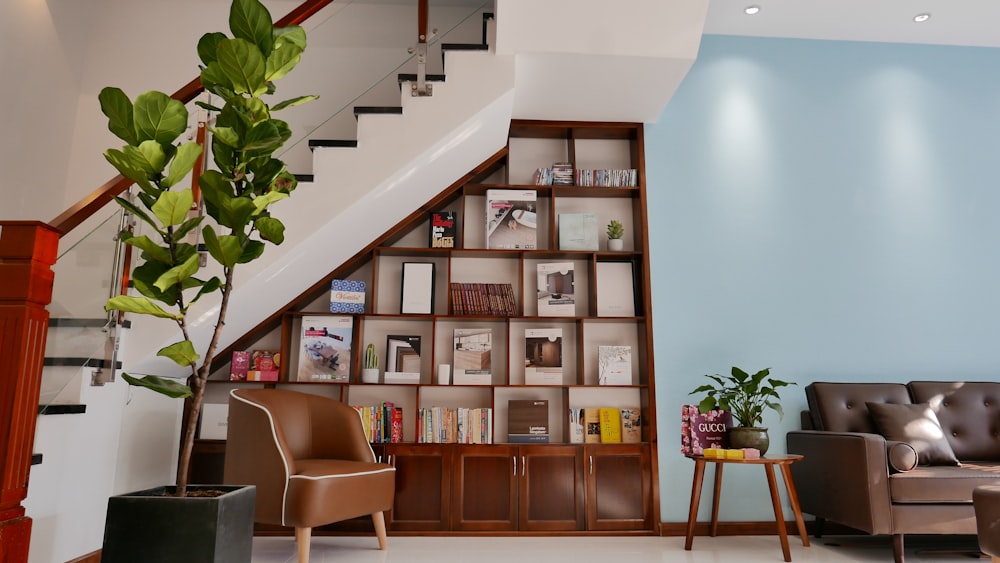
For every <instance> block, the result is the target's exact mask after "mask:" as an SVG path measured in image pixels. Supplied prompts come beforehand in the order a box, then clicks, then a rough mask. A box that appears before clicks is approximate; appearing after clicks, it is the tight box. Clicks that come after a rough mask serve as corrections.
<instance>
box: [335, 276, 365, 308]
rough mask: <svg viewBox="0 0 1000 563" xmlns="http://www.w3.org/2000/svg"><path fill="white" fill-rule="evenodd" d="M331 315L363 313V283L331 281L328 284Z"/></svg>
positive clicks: (356, 281)
mask: <svg viewBox="0 0 1000 563" xmlns="http://www.w3.org/2000/svg"><path fill="white" fill-rule="evenodd" d="M330 312H331V313H364V312H365V282H363V281H358V280H333V281H331V282H330Z"/></svg>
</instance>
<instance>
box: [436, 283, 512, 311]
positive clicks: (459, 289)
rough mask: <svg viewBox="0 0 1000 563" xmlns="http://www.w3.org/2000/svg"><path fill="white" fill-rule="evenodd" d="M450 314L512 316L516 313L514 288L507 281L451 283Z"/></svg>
mask: <svg viewBox="0 0 1000 563" xmlns="http://www.w3.org/2000/svg"><path fill="white" fill-rule="evenodd" d="M449 291H450V294H451V314H452V315H484V316H491V317H513V316H516V315H517V314H518V313H517V300H516V299H515V298H514V288H513V286H511V284H509V283H451V284H449Z"/></svg>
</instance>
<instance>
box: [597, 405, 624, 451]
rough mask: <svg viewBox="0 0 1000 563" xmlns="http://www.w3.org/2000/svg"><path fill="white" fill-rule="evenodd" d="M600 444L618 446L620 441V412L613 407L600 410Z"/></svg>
mask: <svg viewBox="0 0 1000 563" xmlns="http://www.w3.org/2000/svg"><path fill="white" fill-rule="evenodd" d="M600 412H601V443H602V444H620V443H621V441H622V411H621V410H620V409H617V408H613V407H602V408H601V411H600Z"/></svg>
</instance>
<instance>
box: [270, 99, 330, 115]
mask: <svg viewBox="0 0 1000 563" xmlns="http://www.w3.org/2000/svg"><path fill="white" fill-rule="evenodd" d="M318 99H319V96H299V97H297V98H292V99H290V100H285V101H283V102H279V103H277V104H275V105H273V106H271V111H272V112H274V111H278V110H282V109H285V108H290V107H292V106H299V105H302V104H304V103H306V102H311V101H313V100H318Z"/></svg>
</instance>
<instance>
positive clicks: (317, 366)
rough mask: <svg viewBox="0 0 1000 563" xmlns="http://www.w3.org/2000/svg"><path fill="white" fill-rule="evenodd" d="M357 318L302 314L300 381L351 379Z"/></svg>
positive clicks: (345, 380) (339, 381) (324, 381)
mask: <svg viewBox="0 0 1000 563" xmlns="http://www.w3.org/2000/svg"><path fill="white" fill-rule="evenodd" d="M353 333H354V318H353V317H342V316H332V315H319V316H306V317H302V334H301V338H300V339H299V365H298V372H297V377H296V380H298V381H311V382H323V383H330V382H338V383H344V382H347V380H348V378H349V376H350V374H351V342H352V340H353Z"/></svg>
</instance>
